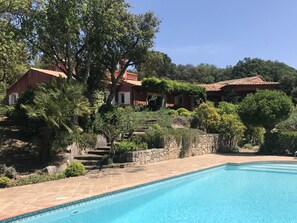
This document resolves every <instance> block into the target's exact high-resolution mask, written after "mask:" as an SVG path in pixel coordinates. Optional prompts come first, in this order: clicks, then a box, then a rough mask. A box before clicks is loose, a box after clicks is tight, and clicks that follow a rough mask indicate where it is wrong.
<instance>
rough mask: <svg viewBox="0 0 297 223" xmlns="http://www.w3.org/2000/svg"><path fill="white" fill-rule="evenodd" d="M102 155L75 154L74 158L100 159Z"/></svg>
mask: <svg viewBox="0 0 297 223" xmlns="http://www.w3.org/2000/svg"><path fill="white" fill-rule="evenodd" d="M102 158H103V156H102V155H94V154H86V155H80V156H75V157H74V159H76V160H102Z"/></svg>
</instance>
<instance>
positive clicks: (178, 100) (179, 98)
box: [174, 95, 184, 105]
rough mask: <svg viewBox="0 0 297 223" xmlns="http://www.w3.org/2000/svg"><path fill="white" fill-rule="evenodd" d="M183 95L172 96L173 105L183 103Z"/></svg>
mask: <svg viewBox="0 0 297 223" xmlns="http://www.w3.org/2000/svg"><path fill="white" fill-rule="evenodd" d="M183 103H184V102H183V95H178V96H174V104H175V105H183Z"/></svg>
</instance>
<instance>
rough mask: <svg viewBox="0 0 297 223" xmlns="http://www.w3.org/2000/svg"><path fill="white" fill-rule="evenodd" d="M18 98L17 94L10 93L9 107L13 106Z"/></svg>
mask: <svg viewBox="0 0 297 223" xmlns="http://www.w3.org/2000/svg"><path fill="white" fill-rule="evenodd" d="M18 98H19V94H18V93H12V94H10V95H9V105H15V104H16V103H17V100H18Z"/></svg>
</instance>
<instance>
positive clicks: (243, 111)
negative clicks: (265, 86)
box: [238, 90, 293, 130]
mask: <svg viewBox="0 0 297 223" xmlns="http://www.w3.org/2000/svg"><path fill="white" fill-rule="evenodd" d="M292 108H293V103H292V99H291V98H290V97H288V96H287V95H286V94H285V93H283V92H280V91H269V90H265V91H257V92H256V93H255V94H249V95H248V96H247V97H246V98H245V99H244V100H243V101H242V102H241V103H240V104H239V107H238V114H239V116H240V118H241V119H242V121H243V122H244V123H246V124H247V125H251V126H262V127H264V128H265V129H266V130H271V129H273V128H274V127H275V125H276V124H277V123H279V122H280V121H283V120H285V119H287V118H288V117H289V115H290V114H291V111H292Z"/></svg>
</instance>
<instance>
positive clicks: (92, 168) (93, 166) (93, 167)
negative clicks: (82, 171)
mask: <svg viewBox="0 0 297 223" xmlns="http://www.w3.org/2000/svg"><path fill="white" fill-rule="evenodd" d="M84 166H85V168H86V170H94V169H98V168H99V167H98V166H97V165H96V166H95V165H90V166H88V165H84Z"/></svg>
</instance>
